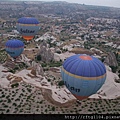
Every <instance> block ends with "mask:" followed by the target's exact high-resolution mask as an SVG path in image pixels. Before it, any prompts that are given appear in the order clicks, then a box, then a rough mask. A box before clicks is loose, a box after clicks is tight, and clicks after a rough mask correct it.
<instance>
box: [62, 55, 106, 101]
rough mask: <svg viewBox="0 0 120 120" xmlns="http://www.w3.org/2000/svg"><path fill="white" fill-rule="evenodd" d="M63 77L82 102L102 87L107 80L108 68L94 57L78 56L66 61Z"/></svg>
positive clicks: (66, 84) (63, 67) (67, 85)
mask: <svg viewBox="0 0 120 120" xmlns="http://www.w3.org/2000/svg"><path fill="white" fill-rule="evenodd" d="M61 75H62V79H63V80H64V84H65V86H66V87H67V88H68V90H69V91H70V92H71V93H72V94H73V95H74V96H75V97H76V98H77V99H78V100H82V99H85V98H88V97H89V96H90V95H92V94H95V93H96V92H97V91H98V90H99V89H100V88H101V87H102V85H103V84H104V82H105V80H106V68H105V66H104V64H103V63H102V62H101V61H100V60H99V59H97V58H95V57H93V56H89V55H85V54H76V55H73V56H71V57H69V58H67V59H66V60H65V61H64V63H63V66H62V68H61Z"/></svg>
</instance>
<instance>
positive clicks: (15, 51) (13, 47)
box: [5, 39, 24, 59]
mask: <svg viewBox="0 0 120 120" xmlns="http://www.w3.org/2000/svg"><path fill="white" fill-rule="evenodd" d="M5 49H6V52H7V53H8V54H9V55H10V56H11V57H12V58H14V59H15V58H17V57H18V56H20V54H21V53H22V52H23V50H24V43H23V42H22V41H20V40H17V39H12V40H8V41H7V42H6V44H5Z"/></svg>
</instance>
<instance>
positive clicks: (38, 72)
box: [32, 61, 44, 76]
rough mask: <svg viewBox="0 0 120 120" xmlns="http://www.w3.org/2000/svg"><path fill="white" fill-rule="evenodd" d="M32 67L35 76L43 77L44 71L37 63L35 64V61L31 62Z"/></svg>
mask: <svg viewBox="0 0 120 120" xmlns="http://www.w3.org/2000/svg"><path fill="white" fill-rule="evenodd" d="M32 67H33V68H34V70H35V71H36V75H41V76H43V75H44V71H43V68H42V66H41V65H40V64H39V63H36V62H35V61H33V62H32Z"/></svg>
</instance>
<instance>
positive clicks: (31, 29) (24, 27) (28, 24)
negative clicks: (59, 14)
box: [16, 17, 39, 40]
mask: <svg viewBox="0 0 120 120" xmlns="http://www.w3.org/2000/svg"><path fill="white" fill-rule="evenodd" d="M16 27H17V30H18V31H19V33H20V34H21V35H22V37H23V38H24V39H25V40H32V39H33V38H34V36H35V34H36V33H37V32H38V30H39V22H38V20H37V19H36V18H34V17H22V18H19V19H18V21H17V25H16Z"/></svg>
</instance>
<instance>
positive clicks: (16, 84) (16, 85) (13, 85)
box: [11, 83, 19, 88]
mask: <svg viewBox="0 0 120 120" xmlns="http://www.w3.org/2000/svg"><path fill="white" fill-rule="evenodd" d="M18 86H19V83H15V84H12V85H11V87H12V88H14V87H18Z"/></svg>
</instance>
